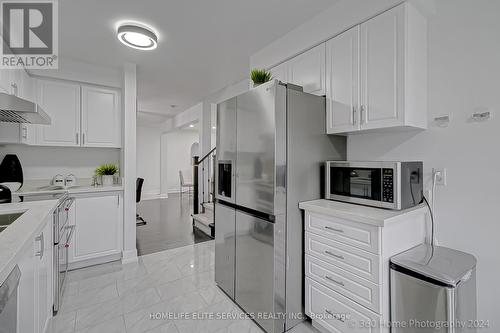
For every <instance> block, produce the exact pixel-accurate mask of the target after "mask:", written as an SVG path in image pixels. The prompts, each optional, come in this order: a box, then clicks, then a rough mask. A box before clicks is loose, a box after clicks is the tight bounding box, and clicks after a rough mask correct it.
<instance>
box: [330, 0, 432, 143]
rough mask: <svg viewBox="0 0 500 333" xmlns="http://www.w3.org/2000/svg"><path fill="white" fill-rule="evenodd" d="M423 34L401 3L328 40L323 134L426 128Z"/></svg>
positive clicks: (422, 22) (419, 20)
mask: <svg viewBox="0 0 500 333" xmlns="http://www.w3.org/2000/svg"><path fill="white" fill-rule="evenodd" d="M426 35H427V23H426V19H425V17H423V16H422V15H421V14H420V13H419V12H418V11H417V10H416V9H415V8H414V7H413V6H412V5H411V4H409V3H404V4H401V5H399V6H397V7H394V8H392V9H390V10H388V11H386V12H384V13H382V14H380V15H378V16H376V17H374V18H372V19H370V20H368V21H366V22H364V23H362V24H361V25H359V26H357V27H354V28H352V29H350V30H348V31H346V32H344V33H342V34H340V35H338V36H337V37H335V38H333V39H332V40H330V41H328V42H327V71H326V75H327V98H328V101H327V133H329V134H334V133H353V132H356V131H359V130H372V129H381V128H391V127H413V128H426V127H427V74H426V73H427V60H426V54H427V39H426ZM356 50H357V51H356ZM358 59H359V62H358ZM358 72H359V74H358ZM357 96H359V97H357ZM349 109H350V110H349ZM349 114H350V116H349Z"/></svg>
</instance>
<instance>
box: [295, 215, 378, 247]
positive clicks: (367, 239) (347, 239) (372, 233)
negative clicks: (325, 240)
mask: <svg viewBox="0 0 500 333" xmlns="http://www.w3.org/2000/svg"><path fill="white" fill-rule="evenodd" d="M305 225H306V231H309V232H312V233H315V234H318V235H322V236H327V237H329V238H331V239H334V240H337V241H339V242H342V243H344V244H348V245H352V246H354V247H357V248H360V249H362V250H366V251H369V252H372V253H375V254H379V253H380V230H379V229H380V228H378V227H375V226H372V225H368V224H361V223H356V222H352V221H349V220H346V219H339V218H335V217H331V216H330V217H329V216H325V215H321V214H316V213H306V223H305Z"/></svg>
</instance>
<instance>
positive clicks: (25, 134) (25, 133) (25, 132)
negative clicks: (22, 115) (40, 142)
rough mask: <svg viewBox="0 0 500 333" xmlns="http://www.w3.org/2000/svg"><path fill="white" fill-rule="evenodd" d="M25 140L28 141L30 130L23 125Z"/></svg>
mask: <svg viewBox="0 0 500 333" xmlns="http://www.w3.org/2000/svg"><path fill="white" fill-rule="evenodd" d="M23 139H28V128H27V127H26V125H23Z"/></svg>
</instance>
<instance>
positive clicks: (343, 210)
mask: <svg viewBox="0 0 500 333" xmlns="http://www.w3.org/2000/svg"><path fill="white" fill-rule="evenodd" d="M299 208H300V209H303V210H306V211H309V212H314V213H318V214H324V215H328V216H334V217H338V218H343V219H348V220H351V221H354V222H359V223H365V224H370V225H374V226H377V227H383V226H384V225H385V224H386V223H392V222H395V221H397V220H399V219H400V218H403V217H408V216H409V214H411V215H413V214H426V213H427V207H426V206H425V204H421V205H418V206H416V207H413V208H409V209H405V210H389V209H382V208H375V207H368V206H362V205H356V204H350V203H345V202H340V201H333V200H324V199H320V200H313V201H305V202H301V203H299Z"/></svg>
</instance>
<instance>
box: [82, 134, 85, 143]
mask: <svg viewBox="0 0 500 333" xmlns="http://www.w3.org/2000/svg"><path fill="white" fill-rule="evenodd" d="M84 144H85V133H82V145H84Z"/></svg>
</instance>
